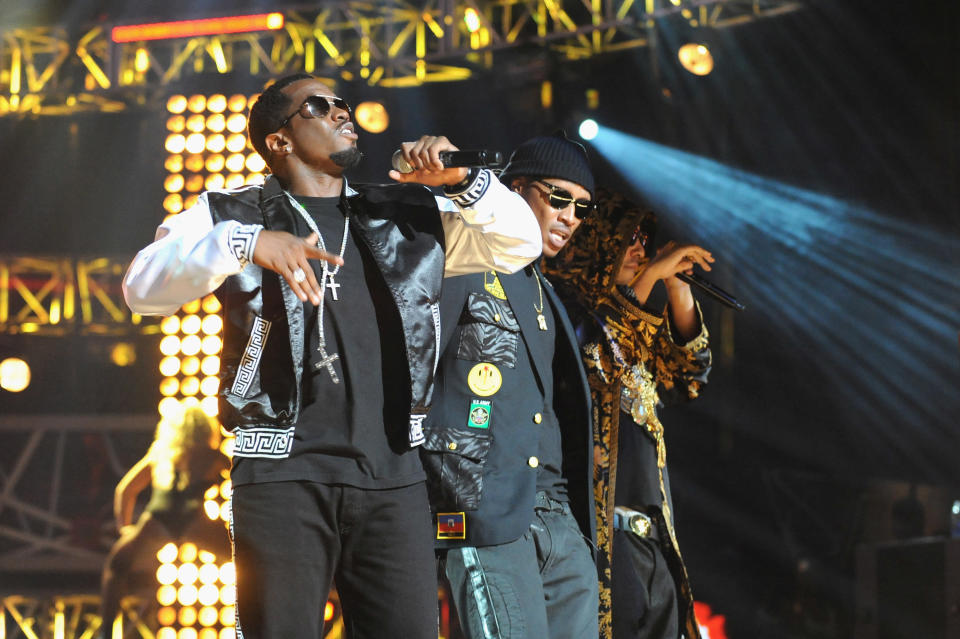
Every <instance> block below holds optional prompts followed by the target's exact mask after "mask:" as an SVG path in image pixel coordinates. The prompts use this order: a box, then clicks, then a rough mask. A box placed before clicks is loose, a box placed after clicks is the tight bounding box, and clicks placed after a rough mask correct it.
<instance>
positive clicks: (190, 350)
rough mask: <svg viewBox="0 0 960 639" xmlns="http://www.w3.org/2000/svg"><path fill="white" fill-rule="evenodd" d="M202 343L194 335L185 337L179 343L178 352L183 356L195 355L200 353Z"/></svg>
mask: <svg viewBox="0 0 960 639" xmlns="http://www.w3.org/2000/svg"><path fill="white" fill-rule="evenodd" d="M201 345H202V342H201V341H200V338H199V337H197V336H196V335H187V336H186V337H184V338H183V341H181V342H180V352H181V353H183V354H184V355H196V354H197V353H199V352H200V346H201Z"/></svg>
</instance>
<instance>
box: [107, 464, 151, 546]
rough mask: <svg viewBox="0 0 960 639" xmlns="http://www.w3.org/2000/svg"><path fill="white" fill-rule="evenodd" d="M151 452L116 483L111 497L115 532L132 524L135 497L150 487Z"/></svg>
mask: <svg viewBox="0 0 960 639" xmlns="http://www.w3.org/2000/svg"><path fill="white" fill-rule="evenodd" d="M150 460H151V451H149V450H148V451H147V454H146V455H144V456H143V457H142V458H141V459H140V461H138V462H137V463H136V464H134V465H133V466H132V467H131V468H130V470H128V471H127V473H126V474H125V475H124V476H123V478H121V479H120V481H119V483H117V488H116V490H115V491H114V495H113V516H114V517H115V518H116V522H117V530H121V529H122V528H123V527H124V526H129V525H130V524H132V523H133V507H134V505H135V504H136V503H137V495H139V494H140V493H141V492H142V491H143V489H144V488H146V487H147V486H149V485H150Z"/></svg>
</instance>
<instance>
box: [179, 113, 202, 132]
mask: <svg viewBox="0 0 960 639" xmlns="http://www.w3.org/2000/svg"><path fill="white" fill-rule="evenodd" d="M206 124H207V119H206V118H204V117H203V114H201V113H195V114H193V115H191V116H190V117H189V118H187V119H186V122H185V123H184V126H186V128H187V130H188V131H190V132H191V133H203V128H204V127H205V126H206Z"/></svg>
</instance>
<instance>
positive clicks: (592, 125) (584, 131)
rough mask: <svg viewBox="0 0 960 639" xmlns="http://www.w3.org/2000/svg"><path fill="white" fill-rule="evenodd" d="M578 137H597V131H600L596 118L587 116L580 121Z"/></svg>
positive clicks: (587, 138)
mask: <svg viewBox="0 0 960 639" xmlns="http://www.w3.org/2000/svg"><path fill="white" fill-rule="evenodd" d="M578 132H579V133H580V137H581V138H583V139H584V140H592V139H593V138H595V137H597V133H599V132H600V126H599V125H598V124H597V122H596V120H592V119H590V118H587V119H586V120H584V121H583V122H581V123H580V128H579V129H578Z"/></svg>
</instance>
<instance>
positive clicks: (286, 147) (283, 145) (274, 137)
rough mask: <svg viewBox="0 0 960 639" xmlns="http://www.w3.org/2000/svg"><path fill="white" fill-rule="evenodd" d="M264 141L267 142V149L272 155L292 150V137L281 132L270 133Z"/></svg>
mask: <svg viewBox="0 0 960 639" xmlns="http://www.w3.org/2000/svg"><path fill="white" fill-rule="evenodd" d="M264 142H266V143H267V150H268V151H270V155H274V154H280V155H283V154H286V153H289V152H290V151H291V150H292V149H291V146H292V143H291V141H290V138H288V137H287V136H285V135H284V134H282V133H280V132H275V133H270V134H269V135H267V137H266V138H264Z"/></svg>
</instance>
